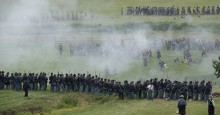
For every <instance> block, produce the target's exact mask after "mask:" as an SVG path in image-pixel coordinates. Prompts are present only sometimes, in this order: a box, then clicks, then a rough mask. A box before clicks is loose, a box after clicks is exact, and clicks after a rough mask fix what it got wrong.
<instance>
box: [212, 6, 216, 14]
mask: <svg viewBox="0 0 220 115" xmlns="http://www.w3.org/2000/svg"><path fill="white" fill-rule="evenodd" d="M211 14H212V15H214V14H215V6H212V13H211Z"/></svg>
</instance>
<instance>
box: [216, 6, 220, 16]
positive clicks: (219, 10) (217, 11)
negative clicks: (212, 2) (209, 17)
mask: <svg viewBox="0 0 220 115" xmlns="http://www.w3.org/2000/svg"><path fill="white" fill-rule="evenodd" d="M219 12H220V5H217V8H216V14H219Z"/></svg>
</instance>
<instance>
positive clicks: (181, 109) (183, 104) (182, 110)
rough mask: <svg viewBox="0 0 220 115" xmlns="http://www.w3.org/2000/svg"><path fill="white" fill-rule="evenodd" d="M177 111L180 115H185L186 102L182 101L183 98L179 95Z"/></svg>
mask: <svg viewBox="0 0 220 115" xmlns="http://www.w3.org/2000/svg"><path fill="white" fill-rule="evenodd" d="M177 107H178V110H179V114H180V115H185V114H186V100H185V99H184V96H183V95H181V96H180V99H178V105H177Z"/></svg>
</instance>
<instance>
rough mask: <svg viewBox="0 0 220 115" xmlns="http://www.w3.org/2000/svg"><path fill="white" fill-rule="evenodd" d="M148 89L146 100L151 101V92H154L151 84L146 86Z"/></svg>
mask: <svg viewBox="0 0 220 115" xmlns="http://www.w3.org/2000/svg"><path fill="white" fill-rule="evenodd" d="M147 89H148V99H150V100H153V96H152V95H153V90H154V86H153V84H152V82H150V84H149V85H148V86H147Z"/></svg>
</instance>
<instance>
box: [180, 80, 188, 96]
mask: <svg viewBox="0 0 220 115" xmlns="http://www.w3.org/2000/svg"><path fill="white" fill-rule="evenodd" d="M186 84H187V82H186V81H184V83H183V86H182V88H181V89H180V95H183V96H184V99H185V100H186V99H187V92H188V87H187V85H186Z"/></svg>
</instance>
